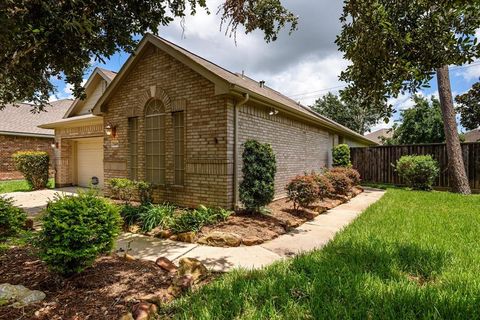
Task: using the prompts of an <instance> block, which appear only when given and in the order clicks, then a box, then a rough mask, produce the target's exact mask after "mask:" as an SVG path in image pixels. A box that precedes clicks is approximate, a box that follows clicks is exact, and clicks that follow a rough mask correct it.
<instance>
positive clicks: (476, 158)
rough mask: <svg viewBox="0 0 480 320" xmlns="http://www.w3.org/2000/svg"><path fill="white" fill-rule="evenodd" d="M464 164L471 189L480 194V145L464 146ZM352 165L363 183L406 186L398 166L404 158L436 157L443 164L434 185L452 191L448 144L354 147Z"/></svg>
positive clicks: (463, 144) (479, 143) (351, 152)
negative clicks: (398, 171) (410, 156)
mask: <svg viewBox="0 0 480 320" xmlns="http://www.w3.org/2000/svg"><path fill="white" fill-rule="evenodd" d="M462 152H463V161H464V163H465V169H466V171H467V176H468V181H469V183H470V187H471V188H472V189H473V190H474V191H476V192H480V142H473V143H462ZM350 154H351V158H352V164H353V166H354V168H355V169H357V170H358V172H359V173H360V175H361V177H362V180H363V181H365V182H370V183H386V184H396V185H402V184H404V183H403V181H402V179H400V178H399V176H398V174H397V173H396V172H395V168H394V165H395V163H396V162H397V160H398V159H400V157H401V156H404V155H414V154H417V155H426V154H429V155H432V157H433V158H434V159H435V160H437V161H438V164H439V165H440V174H439V176H438V178H437V180H436V182H435V184H434V187H437V188H449V187H450V182H449V173H448V171H449V170H448V157H447V149H446V147H445V144H444V143H441V144H440V143H439V144H417V145H398V146H377V147H367V148H351V149H350Z"/></svg>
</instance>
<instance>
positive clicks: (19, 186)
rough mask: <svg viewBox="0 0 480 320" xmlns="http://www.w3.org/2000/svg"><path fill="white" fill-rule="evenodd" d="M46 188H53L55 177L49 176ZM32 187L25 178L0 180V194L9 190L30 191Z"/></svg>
mask: <svg viewBox="0 0 480 320" xmlns="http://www.w3.org/2000/svg"><path fill="white" fill-rule="evenodd" d="M47 188H49V189H53V188H55V179H53V178H51V179H49V180H48V184H47ZM31 190H32V189H31V188H30V186H29V185H28V183H27V181H26V180H9V181H0V194H1V193H9V192H19V191H31Z"/></svg>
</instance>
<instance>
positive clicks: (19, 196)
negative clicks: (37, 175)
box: [1, 187, 78, 216]
mask: <svg viewBox="0 0 480 320" xmlns="http://www.w3.org/2000/svg"><path fill="white" fill-rule="evenodd" d="M77 190H78V188H77V187H67V188H57V189H44V190H36V191H27V192H11V193H4V194H1V196H6V197H9V198H13V201H14V204H15V205H16V206H18V207H20V208H23V209H24V210H25V211H26V212H27V214H28V215H30V216H34V215H36V214H38V213H39V212H40V211H42V210H43V209H44V208H45V207H46V206H47V202H48V201H49V200H50V199H53V197H54V196H55V194H57V193H59V194H68V195H73V194H76V193H77Z"/></svg>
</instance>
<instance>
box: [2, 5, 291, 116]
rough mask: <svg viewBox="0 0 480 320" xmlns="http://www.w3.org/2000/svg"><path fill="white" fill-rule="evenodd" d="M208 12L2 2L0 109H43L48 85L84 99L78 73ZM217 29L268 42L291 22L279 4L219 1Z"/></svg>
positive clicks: (187, 8)
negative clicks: (64, 86) (241, 30)
mask: <svg viewBox="0 0 480 320" xmlns="http://www.w3.org/2000/svg"><path fill="white" fill-rule="evenodd" d="M198 8H202V9H205V10H207V12H208V8H207V5H206V0H103V1H98V0H83V1H74V0H63V1H57V0H44V1H36V0H23V1H16V0H5V1H2V2H0V25H1V26H2V32H0V44H1V45H0V109H3V107H5V105H6V104H9V103H15V102H18V101H31V102H33V103H35V104H37V105H38V106H37V108H36V109H34V110H35V111H39V110H42V109H44V105H45V104H46V103H47V101H48V99H49V96H50V95H52V94H53V93H54V92H55V88H54V85H53V83H52V79H54V78H62V77H63V78H64V79H65V80H66V81H67V82H68V83H70V84H72V85H73V94H74V95H75V97H83V95H84V91H83V88H82V86H81V83H82V79H83V75H84V73H85V71H86V70H87V68H88V67H89V64H90V61H91V60H92V59H95V60H96V61H101V62H103V61H104V59H108V58H109V57H110V56H112V55H113V54H114V53H115V52H117V51H120V50H125V51H127V52H132V51H133V48H134V47H135V45H136V43H137V40H136V39H138V35H142V34H144V33H145V32H148V31H151V32H153V33H158V31H159V28H160V27H161V26H165V25H168V24H169V23H170V22H172V21H173V19H174V18H176V17H180V18H183V17H184V16H186V15H187V14H195V12H196V10H197V9H198ZM218 14H219V15H220V16H221V21H222V25H223V26H224V28H225V30H226V32H227V33H229V34H230V35H232V34H233V35H234V34H235V33H236V30H237V28H238V26H240V25H243V26H244V27H245V32H246V33H250V32H253V31H254V30H261V31H263V32H264V34H265V40H266V41H267V42H268V41H274V40H275V39H276V38H277V35H278V33H279V31H280V29H281V28H283V27H284V26H285V25H287V24H290V25H291V30H294V29H295V28H296V25H297V17H296V16H295V15H293V14H292V13H291V12H290V11H288V10H287V9H285V8H284V7H283V6H282V4H281V1H280V0H248V1H247V0H241V1H238V0H225V1H224V2H223V3H222V4H221V5H220V6H219V8H218Z"/></svg>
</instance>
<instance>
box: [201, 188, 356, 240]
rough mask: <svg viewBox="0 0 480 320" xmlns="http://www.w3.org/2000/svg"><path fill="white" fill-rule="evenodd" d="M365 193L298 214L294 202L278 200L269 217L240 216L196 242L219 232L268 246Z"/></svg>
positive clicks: (332, 200) (209, 228)
mask: <svg viewBox="0 0 480 320" xmlns="http://www.w3.org/2000/svg"><path fill="white" fill-rule="evenodd" d="M362 191H363V190H362V189H361V188H360V187H355V188H354V190H353V191H352V193H351V194H350V195H348V196H346V197H337V198H329V199H325V200H324V201H321V202H320V201H319V202H317V203H314V204H313V205H312V206H311V207H309V208H306V209H304V208H300V209H297V210H295V209H294V208H293V204H292V202H288V199H286V198H284V199H279V200H276V201H274V202H272V203H271V204H269V205H268V207H267V208H268V210H269V211H270V212H269V213H268V214H249V213H245V212H237V213H235V214H234V215H232V216H230V217H229V218H228V219H227V220H226V221H223V222H220V223H218V224H216V225H213V226H206V227H203V228H202V230H201V231H200V233H199V234H198V236H197V239H198V238H200V237H202V236H205V235H207V234H208V233H211V232H214V231H219V232H225V233H234V234H236V235H239V236H240V237H241V238H242V239H245V238H252V237H255V238H258V239H259V241H261V242H265V241H268V240H271V239H274V238H276V237H278V236H279V235H282V234H285V233H287V232H288V231H290V230H292V229H293V228H296V227H298V226H300V225H302V224H303V223H305V222H307V221H309V220H312V219H313V218H315V217H316V216H318V215H319V214H322V213H323V212H325V211H327V210H328V209H331V208H334V207H336V206H338V205H340V204H342V203H345V202H346V201H348V200H349V199H351V198H352V197H355V196H356V195H358V194H360V193H361V192H362Z"/></svg>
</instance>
